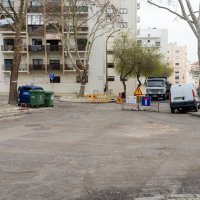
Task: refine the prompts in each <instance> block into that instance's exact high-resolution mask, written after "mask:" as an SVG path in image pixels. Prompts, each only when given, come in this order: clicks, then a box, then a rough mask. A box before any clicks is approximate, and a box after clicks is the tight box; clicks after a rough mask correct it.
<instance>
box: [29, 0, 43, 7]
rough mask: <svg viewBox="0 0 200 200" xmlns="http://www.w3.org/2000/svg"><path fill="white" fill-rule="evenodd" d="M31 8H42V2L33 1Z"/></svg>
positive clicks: (38, 0) (39, 0)
mask: <svg viewBox="0 0 200 200" xmlns="http://www.w3.org/2000/svg"><path fill="white" fill-rule="evenodd" d="M31 6H32V7H40V6H42V3H41V0H32V1H31Z"/></svg>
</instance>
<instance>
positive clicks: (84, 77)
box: [79, 72, 87, 97]
mask: <svg viewBox="0 0 200 200" xmlns="http://www.w3.org/2000/svg"><path fill="white" fill-rule="evenodd" d="M80 78H81V87H80V91H79V97H83V96H84V94H85V85H86V83H87V72H83V73H82V74H80Z"/></svg>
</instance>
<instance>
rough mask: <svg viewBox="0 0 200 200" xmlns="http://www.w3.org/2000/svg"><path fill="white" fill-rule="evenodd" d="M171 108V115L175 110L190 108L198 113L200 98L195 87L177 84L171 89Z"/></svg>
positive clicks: (188, 84) (187, 84)
mask: <svg viewBox="0 0 200 200" xmlns="http://www.w3.org/2000/svg"><path fill="white" fill-rule="evenodd" d="M170 108H171V113H174V112H175V109H177V110H179V109H184V108H189V109H193V110H194V111H195V112H198V108H200V98H199V96H198V93H197V90H196V88H195V86H194V85H193V84H191V83H185V84H175V85H172V86H171V89H170Z"/></svg>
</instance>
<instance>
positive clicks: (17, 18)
mask: <svg viewBox="0 0 200 200" xmlns="http://www.w3.org/2000/svg"><path fill="white" fill-rule="evenodd" d="M27 4H28V3H27V0H16V1H11V0H7V1H0V10H1V11H0V12H1V14H2V16H3V17H4V18H5V19H8V21H10V23H9V26H10V27H11V28H12V30H13V31H14V32H15V38H14V56H13V65H12V68H11V76H10V91H9V100H8V103H9V104H11V105H15V104H16V103H17V82H18V69H19V65H20V62H21V52H20V51H21V49H20V48H21V47H20V44H21V39H20V36H21V35H20V34H21V30H22V28H23V25H24V23H25V20H26V13H27ZM11 21H12V22H11Z"/></svg>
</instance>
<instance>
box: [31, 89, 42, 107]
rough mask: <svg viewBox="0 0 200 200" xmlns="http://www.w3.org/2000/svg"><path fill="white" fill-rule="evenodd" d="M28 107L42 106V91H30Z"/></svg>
mask: <svg viewBox="0 0 200 200" xmlns="http://www.w3.org/2000/svg"><path fill="white" fill-rule="evenodd" d="M29 93H30V107H39V106H44V95H45V92H44V90H30V91H29Z"/></svg>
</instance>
